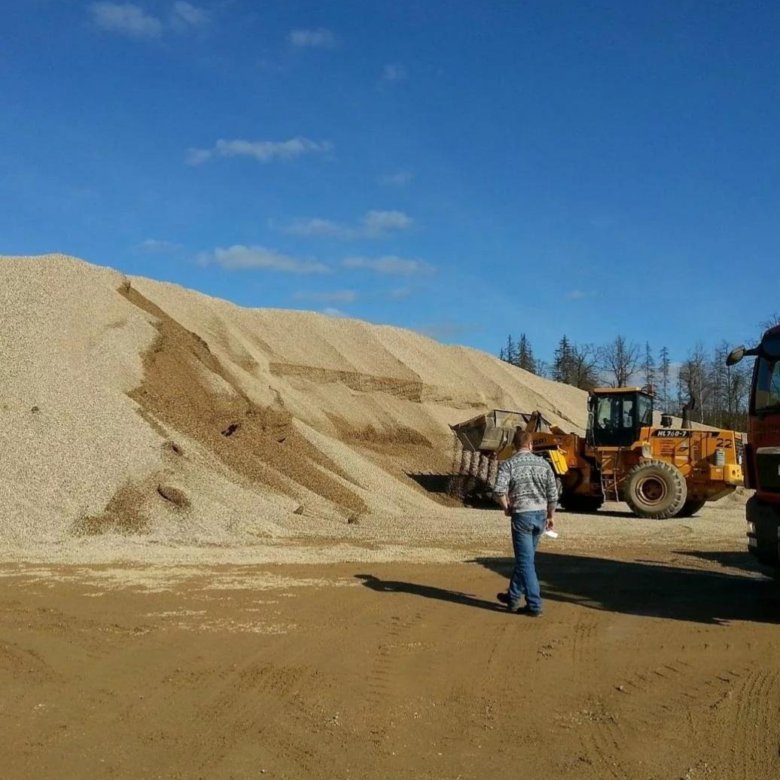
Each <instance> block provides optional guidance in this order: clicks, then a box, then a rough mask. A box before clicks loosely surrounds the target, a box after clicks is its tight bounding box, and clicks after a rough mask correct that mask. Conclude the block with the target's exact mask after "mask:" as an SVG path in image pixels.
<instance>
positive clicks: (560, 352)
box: [552, 335, 574, 385]
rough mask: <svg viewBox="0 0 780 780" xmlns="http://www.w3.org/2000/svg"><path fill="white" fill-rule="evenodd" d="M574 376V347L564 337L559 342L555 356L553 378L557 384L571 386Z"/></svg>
mask: <svg viewBox="0 0 780 780" xmlns="http://www.w3.org/2000/svg"><path fill="white" fill-rule="evenodd" d="M573 376H574V371H573V366H572V346H571V343H570V342H569V339H567V338H566V336H565V335H564V336H563V337H562V338H561V340H560V341H559V342H558V347H557V349H556V350H555V355H554V356H553V365H552V378H553V379H554V380H555V381H556V382H565V383H566V384H568V385H570V384H573V383H572V377H573Z"/></svg>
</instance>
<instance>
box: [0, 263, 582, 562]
mask: <svg viewBox="0 0 780 780" xmlns="http://www.w3.org/2000/svg"><path fill="white" fill-rule="evenodd" d="M0 360H2V373H0V420H1V421H2V425H0V500H1V501H2V502H3V507H4V512H3V515H4V519H3V523H2V524H0V548H4V549H6V550H11V549H17V550H18V549H23V548H25V547H27V546H30V545H40V544H47V545H53V546H54V548H56V549H57V550H60V551H61V552H62V554H63V557H66V551H67V555H70V554H72V553H73V551H74V550H77V549H80V550H84V549H85V545H89V544H90V543H95V544H97V543H98V541H99V544H100V545H101V547H102V548H105V547H106V545H109V546H113V548H115V549H116V550H117V551H121V550H122V549H123V547H127V546H129V543H130V541H132V546H133V548H134V549H135V548H137V546H138V545H139V544H144V543H147V544H150V545H151V544H157V545H159V544H163V545H174V546H176V545H179V546H192V545H211V546H228V547H229V546H235V545H246V544H252V543H257V544H260V543H262V544H267V543H268V542H269V540H279V539H289V538H290V537H296V536H310V535H326V536H330V537H333V538H338V537H339V536H340V535H343V536H344V538H345V539H348V538H350V535H353V536H354V534H355V533H358V531H357V530H356V529H359V528H360V527H361V524H363V525H364V526H365V525H366V524H367V523H369V524H370V523H374V524H376V523H381V522H390V518H392V522H393V524H397V523H400V524H401V526H403V524H404V523H406V524H413V523H414V519H415V517H420V516H423V515H426V516H430V517H434V516H439V515H442V516H444V515H445V513H446V512H447V511H448V510H447V509H446V508H445V507H444V506H442V505H441V503H437V502H436V501H434V500H432V499H431V497H430V494H428V493H426V491H425V490H424V489H423V488H422V487H421V486H420V484H419V482H418V481H415V479H414V478H413V477H414V474H415V472H420V473H443V472H446V470H447V467H448V466H449V459H450V456H451V436H450V433H449V428H448V425H449V424H451V423H454V422H459V421H461V420H463V419H465V418H468V417H471V416H473V415H474V414H477V413H479V412H481V411H484V410H486V409H489V408H493V407H500V408H509V409H523V410H531V409H536V408H539V409H541V410H542V411H543V412H544V413H545V415H546V416H547V417H548V418H549V419H551V420H552V421H553V422H555V423H558V424H560V425H562V426H563V427H567V428H576V427H581V426H582V425H583V424H584V416H585V402H584V394H583V393H582V392H581V391H578V390H576V389H574V388H571V387H568V386H563V385H558V384H556V383H552V382H549V381H546V380H543V379H540V378H538V377H535V376H533V375H530V374H527V373H526V372H523V371H521V370H520V369H516V368H513V367H511V366H508V365H506V364H505V363H501V362H500V361H498V360H497V359H495V358H493V357H491V356H489V355H487V354H485V353H481V352H478V351H476V350H471V349H466V348H463V347H448V346H443V345H441V344H439V343H437V342H435V341H432V340H431V339H428V338H425V337H423V336H420V335H418V334H416V333H412V332H410V331H405V330H402V329H399V328H392V327H385V326H376V325H371V324H368V323H365V322H360V321H356V320H348V319H341V318H332V317H327V316H324V315H319V314H314V313H310V312H298V311H286V310H271V309H255V310H251V309H242V308H240V307H237V306H235V305H233V304H230V303H227V302H225V301H222V300H218V299H215V298H210V297H208V296H205V295H202V294H199V293H195V292H192V291H189V290H185V289H183V288H180V287H177V286H175V285H170V284H163V283H159V282H154V281H150V280H148V279H142V278H137V277H126V276H124V275H122V274H120V273H117V272H115V271H112V270H110V269H106V268H101V267H97V266H93V265H90V264H88V263H85V262H83V261H80V260H77V259H74V258H68V257H64V256H60V255H49V256H44V257H37V258H0ZM383 518H384V519H383Z"/></svg>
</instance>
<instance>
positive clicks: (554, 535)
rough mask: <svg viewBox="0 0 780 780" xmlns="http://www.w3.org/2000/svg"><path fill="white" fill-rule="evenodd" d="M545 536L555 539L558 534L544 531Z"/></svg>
mask: <svg viewBox="0 0 780 780" xmlns="http://www.w3.org/2000/svg"><path fill="white" fill-rule="evenodd" d="M544 535H545V536H549V537H550V539H557V538H558V532H557V531H545V532H544Z"/></svg>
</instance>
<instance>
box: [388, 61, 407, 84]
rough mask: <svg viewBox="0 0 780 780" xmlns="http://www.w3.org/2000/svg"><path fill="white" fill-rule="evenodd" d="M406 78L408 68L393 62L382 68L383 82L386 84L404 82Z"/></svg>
mask: <svg viewBox="0 0 780 780" xmlns="http://www.w3.org/2000/svg"><path fill="white" fill-rule="evenodd" d="M406 76H407V73H406V68H405V67H404V66H403V65H401V64H399V63H397V62H391V63H389V64H387V65H385V67H384V68H382V81H384V82H386V83H390V84H392V83H394V82H397V81H403V80H404V79H405V78H406Z"/></svg>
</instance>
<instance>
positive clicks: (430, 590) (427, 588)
mask: <svg viewBox="0 0 780 780" xmlns="http://www.w3.org/2000/svg"><path fill="white" fill-rule="evenodd" d="M355 578H356V579H358V580H360V581H361V582H362V584H363V585H365V586H366V587H367V588H371V590H376V591H378V592H380V593H411V594H412V595H413V596H422V597H423V598H426V599H437V600H439V601H449V602H453V603H455V604H463V606H466V607H477V608H478V609H487V610H489V611H490V612H506V607H503V606H502V605H501V604H499V603H498V602H497V601H486V600H484V599H481V598H478V597H477V596H473V595H471V594H470V593H463V592H461V591H457V590H447V589H446V588H436V587H434V586H432V585H420V584H418V583H415V582H401V581H399V580H382V579H380V578H379V577H375V576H374V575H373V574H356V575H355Z"/></svg>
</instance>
